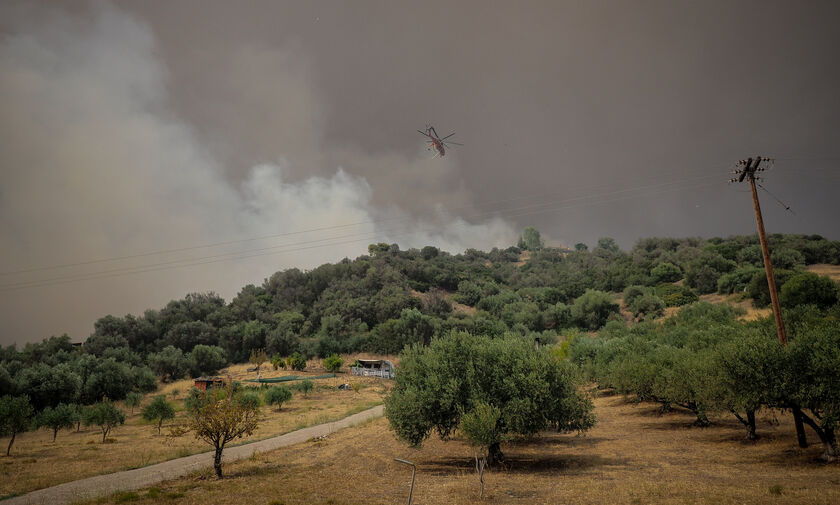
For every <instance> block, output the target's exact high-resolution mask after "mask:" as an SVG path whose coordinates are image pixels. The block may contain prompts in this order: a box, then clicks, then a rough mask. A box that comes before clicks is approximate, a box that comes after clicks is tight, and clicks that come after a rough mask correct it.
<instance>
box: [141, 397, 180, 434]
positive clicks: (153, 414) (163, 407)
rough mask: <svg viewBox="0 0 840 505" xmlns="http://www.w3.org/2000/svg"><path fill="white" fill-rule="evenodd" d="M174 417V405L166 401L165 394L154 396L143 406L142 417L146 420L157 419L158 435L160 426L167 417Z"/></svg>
mask: <svg viewBox="0 0 840 505" xmlns="http://www.w3.org/2000/svg"><path fill="white" fill-rule="evenodd" d="M174 417H175V407H173V406H172V404H171V403H169V402H168V401H166V396H165V395H160V396H156V397H155V399H154V400H152V403H150V404H148V405H146V407H145V408H143V419H145V420H146V421H157V430H158V435H160V427H161V426H162V425H163V422H164V421H166V420H167V419H173V418H174Z"/></svg>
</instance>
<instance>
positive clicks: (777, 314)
mask: <svg viewBox="0 0 840 505" xmlns="http://www.w3.org/2000/svg"><path fill="white" fill-rule="evenodd" d="M762 161H768V158H762V157H761V156H756V157H755V159H753V158H747V159H746V160H741V161H739V162H738V166H742V167H744V168H742V169H741V170H740V171H738V172H737V173H738V174H739V175H738V178H737V179H732V180H731V181H730V182H736V181H737V182H743V180H744V179H745V178H748V179H749V181H750V190H751V191H752V199H753V207H755V220H756V222H757V223H758V240H759V241H760V242H761V255H762V256H763V257H764V269H765V271H766V272H767V287H769V288H770V301H771V302H772V304H773V317H774V318H775V319H776V332H777V333H778V335H779V343H780V344H782V346H786V345H787V335H786V334H785V324H784V322H783V321H782V309H781V307H780V306H779V295H778V293H777V292H776V277H775V276H774V275H773V264H772V263H771V262H770V250H769V249H768V248H767V237H766V236H765V234H764V220H763V219H762V218H761V205H759V203H758V191H756V189H755V173H756V172H761V171H763V170H764V169H763V168H759V165H760V164H761V162H762ZM791 410H793V421H794V424H795V425H796V438H797V441H798V442H799V447H808V441H807V439H806V438H805V427H804V426H803V424H802V410H801V409H800V408H799V406H798V405H796V406H793V407H792V409H791Z"/></svg>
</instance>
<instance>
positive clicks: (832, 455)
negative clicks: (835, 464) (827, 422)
mask: <svg viewBox="0 0 840 505" xmlns="http://www.w3.org/2000/svg"><path fill="white" fill-rule="evenodd" d="M823 445H824V446H825V452H824V453H823V459H824V460H826V461H837V458H840V448H838V447H837V436H836V435H835V433H834V428H825V439H824V440H823Z"/></svg>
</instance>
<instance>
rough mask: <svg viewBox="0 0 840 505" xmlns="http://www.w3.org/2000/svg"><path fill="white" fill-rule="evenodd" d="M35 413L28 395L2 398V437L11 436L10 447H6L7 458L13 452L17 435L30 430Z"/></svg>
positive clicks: (0, 414)
mask: <svg viewBox="0 0 840 505" xmlns="http://www.w3.org/2000/svg"><path fill="white" fill-rule="evenodd" d="M33 412H34V410H33V409H32V404H31V403H29V397H28V396H26V395H23V396H10V395H6V396H4V397H2V398H0V435H1V436H6V435H11V439H10V440H9V446H8V447H6V456H8V455H9V453H10V452H11V450H12V444H13V443H15V437H16V436H17V434H18V433H20V432H22V431H26V430H28V429H29V425H30V423H31V421H32V413H33Z"/></svg>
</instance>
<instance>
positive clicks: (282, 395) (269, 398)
mask: <svg viewBox="0 0 840 505" xmlns="http://www.w3.org/2000/svg"><path fill="white" fill-rule="evenodd" d="M291 399H292V392H291V391H290V390H289V388H287V387H285V386H272V387H270V388H268V390H267V391H266V392H265V403H266V404H268V405H277V410H278V411H279V410H280V408H281V407H282V406H283V404H284V403H286V402H287V401H289V400H291Z"/></svg>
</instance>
